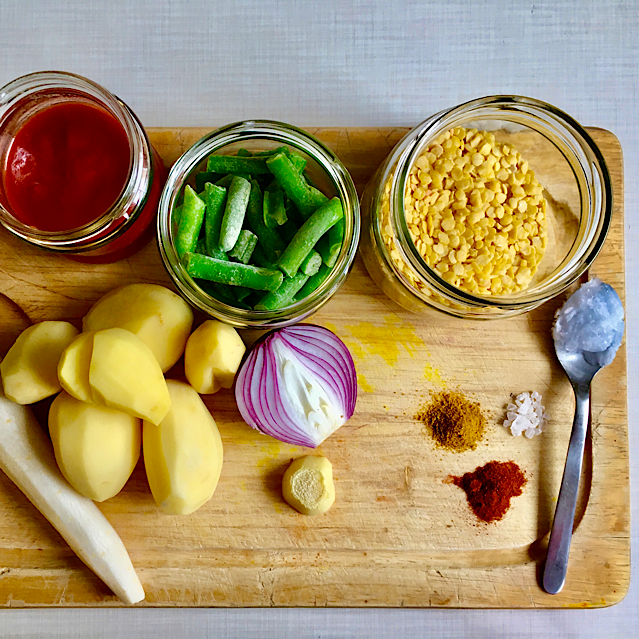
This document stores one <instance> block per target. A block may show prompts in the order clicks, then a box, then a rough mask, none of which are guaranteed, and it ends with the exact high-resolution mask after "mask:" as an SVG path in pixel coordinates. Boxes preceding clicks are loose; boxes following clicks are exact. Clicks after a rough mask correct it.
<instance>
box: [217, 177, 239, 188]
mask: <svg viewBox="0 0 639 639" xmlns="http://www.w3.org/2000/svg"><path fill="white" fill-rule="evenodd" d="M234 177H235V176H234V175H233V174H232V173H229V174H228V175H225V176H224V177H221V178H220V179H219V180H218V181H217V182H216V183H215V186H221V187H222V188H223V189H227V188H228V187H229V186H231V182H232V181H233V178H234Z"/></svg>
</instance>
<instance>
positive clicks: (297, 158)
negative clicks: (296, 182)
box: [287, 151, 306, 173]
mask: <svg viewBox="0 0 639 639" xmlns="http://www.w3.org/2000/svg"><path fill="white" fill-rule="evenodd" d="M287 155H288V159H289V160H290V161H291V164H292V165H293V166H294V167H295V170H296V171H297V172H298V173H302V172H303V171H304V169H305V168H306V160H305V159H304V158H303V157H302V156H301V155H300V154H299V153H295V151H289V152H288V153H287Z"/></svg>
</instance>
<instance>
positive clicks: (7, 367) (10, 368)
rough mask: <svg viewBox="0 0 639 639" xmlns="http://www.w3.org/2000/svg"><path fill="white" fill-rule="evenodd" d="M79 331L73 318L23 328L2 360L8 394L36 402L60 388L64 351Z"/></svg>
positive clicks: (0, 366) (0, 367) (22, 401)
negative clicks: (61, 357)
mask: <svg viewBox="0 0 639 639" xmlns="http://www.w3.org/2000/svg"><path fill="white" fill-rule="evenodd" d="M77 334H78V329H77V328H76V327H75V326H73V324H69V322H40V323H39V324H34V325H33V326H29V328H27V329H26V330H24V331H22V333H20V335H19V336H18V339H17V340H16V341H15V343H14V344H13V346H12V347H11V348H10V349H9V352H8V353H7V355H6V357H5V358H4V359H3V360H2V362H1V363H0V374H1V375H2V384H3V386H4V392H5V395H6V396H7V397H8V398H9V399H10V400H12V401H14V402H16V403H18V404H34V403H35V402H39V401H40V400H41V399H45V398H46V397H50V396H51V395H55V394H56V393H57V392H59V391H60V381H59V380H58V362H59V361H60V355H62V351H64V349H65V348H66V347H67V346H68V345H69V344H70V343H71V342H72V341H73V339H74V338H75V336H76V335H77Z"/></svg>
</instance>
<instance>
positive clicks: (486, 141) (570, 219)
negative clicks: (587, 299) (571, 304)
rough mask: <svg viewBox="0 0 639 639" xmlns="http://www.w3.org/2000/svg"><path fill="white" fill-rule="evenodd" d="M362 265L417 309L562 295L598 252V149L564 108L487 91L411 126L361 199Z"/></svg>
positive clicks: (492, 312) (603, 218)
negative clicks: (484, 95) (487, 95)
mask: <svg viewBox="0 0 639 639" xmlns="http://www.w3.org/2000/svg"><path fill="white" fill-rule="evenodd" d="M361 211H362V240H361V250H362V256H363V259H364V263H365V264H366V268H367V269H368V272H369V273H370V275H371V277H372V278H373V279H374V280H375V282H376V283H377V284H378V285H379V286H380V287H381V288H382V290H383V291H384V292H385V293H386V294H387V295H388V297H390V298H391V299H392V300H394V301H395V302H397V303H398V304H400V305H401V306H403V307H404V308H406V309H408V310H410V311H414V312H417V313H423V312H428V311H430V310H438V311H443V312H445V313H448V314H451V315H455V316H458V317H462V318H475V319H490V318H499V317H509V316H512V315H516V314H519V313H523V312H526V311H529V310H531V309H533V308H535V307H536V306H539V305H540V304H542V303H544V302H545V301H547V300H549V299H551V298H552V297H554V296H556V295H558V294H560V293H561V292H562V291H564V290H565V289H566V288H568V286H570V284H571V283H572V282H574V281H575V280H576V279H577V278H579V276H580V275H581V274H582V273H583V272H584V271H585V270H586V269H587V268H588V266H589V265H590V264H591V263H592V261H593V260H594V259H595V257H596V256H597V254H598V252H599V250H600V249H601V246H602V244H603V242H604V240H605V237H606V234H607V232H608V228H609V226H610V220H611V214H612V187H611V181H610V175H609V173H608V169H607V167H606V163H605V161H604V158H603V156H602V154H601V151H600V150H599V148H598V147H597V145H596V144H595V143H594V141H593V140H592V138H591V137H590V135H588V133H587V132H586V131H585V130H584V129H583V128H582V127H581V126H580V125H579V124H578V123H577V122H576V121H575V120H574V119H573V118H571V117H570V116H569V115H567V114H566V113H564V112H562V111H560V110H559V109H557V108H555V107H553V106H551V105H549V104H546V103H544V102H540V101H538V100H534V99H532V98H525V97H518V96H491V97H486V98H481V99H478V100H473V101H471V102H467V103H465V104H462V105H460V106H457V107H454V108H452V109H448V110H446V111H442V112H441V113H438V114H436V115H434V116H432V117H431V118H429V119H428V120H425V121H424V122H422V123H421V124H420V125H418V126H417V127H415V128H414V129H413V130H411V131H410V132H409V133H408V134H407V135H406V136H405V137H404V138H403V139H402V140H401V141H400V143H399V144H398V145H397V146H396V147H395V148H394V149H393V151H392V152H391V153H390V155H389V156H388V157H387V158H386V160H385V161H384V163H383V164H382V166H381V167H380V168H379V169H378V170H377V172H376V173H375V175H374V176H373V177H372V179H371V180H370V182H369V183H368V185H367V187H366V189H365V191H364V194H363V195H362V202H361Z"/></svg>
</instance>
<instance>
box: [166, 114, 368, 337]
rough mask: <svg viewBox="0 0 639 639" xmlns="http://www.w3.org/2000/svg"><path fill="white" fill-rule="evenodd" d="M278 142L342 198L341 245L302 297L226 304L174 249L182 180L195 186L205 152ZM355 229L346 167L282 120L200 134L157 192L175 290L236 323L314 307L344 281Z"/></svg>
mask: <svg viewBox="0 0 639 639" xmlns="http://www.w3.org/2000/svg"><path fill="white" fill-rule="evenodd" d="M281 146H288V147H289V148H291V150H294V151H296V152H297V153H299V154H300V155H301V156H302V157H304V159H305V160H306V168H305V174H306V175H307V177H308V178H309V180H310V181H311V182H312V183H313V185H314V186H315V187H317V188H318V189H319V190H320V191H322V192H323V193H324V194H325V195H327V196H328V197H329V198H331V197H335V196H337V197H339V198H340V200H341V202H342V207H343V211H344V226H345V229H344V241H343V242H342V248H341V251H340V254H339V256H338V258H337V261H336V263H335V266H334V267H333V269H332V271H331V273H330V275H329V276H328V277H327V278H326V280H324V282H323V283H322V284H321V285H320V286H319V287H318V288H317V289H316V290H315V291H313V292H312V293H311V294H310V295H308V296H307V297H305V298H304V299H302V300H300V301H298V302H295V303H294V304H291V305H289V306H286V307H283V308H281V309H278V310H275V311H256V310H246V309H242V308H236V307H233V306H229V305H228V304H225V303H224V302H221V301H219V300H217V299H216V298H214V297H212V296H211V295H209V294H208V293H207V292H205V291H204V290H203V289H202V288H200V287H199V286H198V285H197V283H196V282H195V281H194V280H193V279H192V278H191V276H190V275H189V274H188V273H187V272H186V269H185V268H184V266H183V265H182V262H181V261H180V260H179V258H178V255H177V252H176V249H175V234H176V230H177V228H176V224H175V218H174V216H173V211H174V209H175V206H176V203H177V202H178V198H179V197H180V196H181V194H182V193H183V190H184V186H185V185H186V184H191V185H192V186H193V185H194V176H195V174H196V173H198V172H200V171H204V170H206V169H205V167H206V159H207V158H208V156H209V155H211V154H213V153H215V154H218V155H235V154H236V153H237V152H238V151H239V150H240V149H247V150H248V151H268V150H271V149H275V148H277V147H281ZM359 234H360V212H359V199H358V196H357V191H356V189H355V185H354V184H353V180H352V178H351V176H350V174H349V172H348V170H347V169H346V167H345V166H344V165H343V164H342V162H341V161H340V160H339V158H338V157H337V156H336V155H335V154H334V153H333V152H332V151H331V150H330V149H329V148H328V147H327V146H326V145H324V144H323V143H322V142H320V141H319V140H318V139H316V138H314V137H313V136H312V135H310V134H309V133H306V132H305V131H303V130H301V129H298V128H296V127H294V126H291V125H289V124H284V123H282V122H273V121H269V120H252V121H246V122H236V123H234V124H230V125H228V126H225V127H223V128H220V129H217V130H216V131H213V132H211V133H209V134H208V135H206V136H204V137H203V138H202V139H201V140H199V141H198V142H196V143H195V144H194V145H193V146H192V147H191V148H190V149H188V150H187V151H186V152H185V153H184V154H183V155H182V156H181V157H180V158H179V159H178V160H177V162H176V163H175V164H174V165H173V167H172V168H171V171H170V172H169V177H168V179H167V182H166V186H165V187H164V190H163V192H162V197H161V198H160V205H159V212H158V244H159V247H160V254H161V255H162V259H163V261H164V265H165V267H166V269H167V271H168V272H169V274H170V276H171V277H172V278H173V281H174V283H175V285H176V287H177V289H178V291H179V292H180V293H181V295H182V296H183V297H184V298H185V299H186V300H187V301H188V302H189V303H190V304H192V305H193V306H195V307H196V308H199V309H200V310H202V311H204V312H205V313H207V314H208V315H211V316H212V317H215V318H217V319H219V320H221V321H223V322H226V323H227V324H231V325H232V326H236V327H238V328H260V329H261V328H277V327H281V326H287V325H289V324H294V323H296V322H299V321H301V320H302V319H304V318H305V317H308V316H309V315H311V314H312V313H315V312H316V311H317V310H318V309H319V308H320V307H321V306H322V305H323V304H325V303H326V302H328V300H329V299H330V298H331V297H332V296H333V295H334V294H335V293H336V292H337V290H338V289H339V287H340V286H341V285H342V283H343V282H344V281H345V279H346V277H347V275H348V272H349V270H350V268H351V265H352V264H353V260H354V259H355V254H356V253H357V246H358V242H359Z"/></svg>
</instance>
